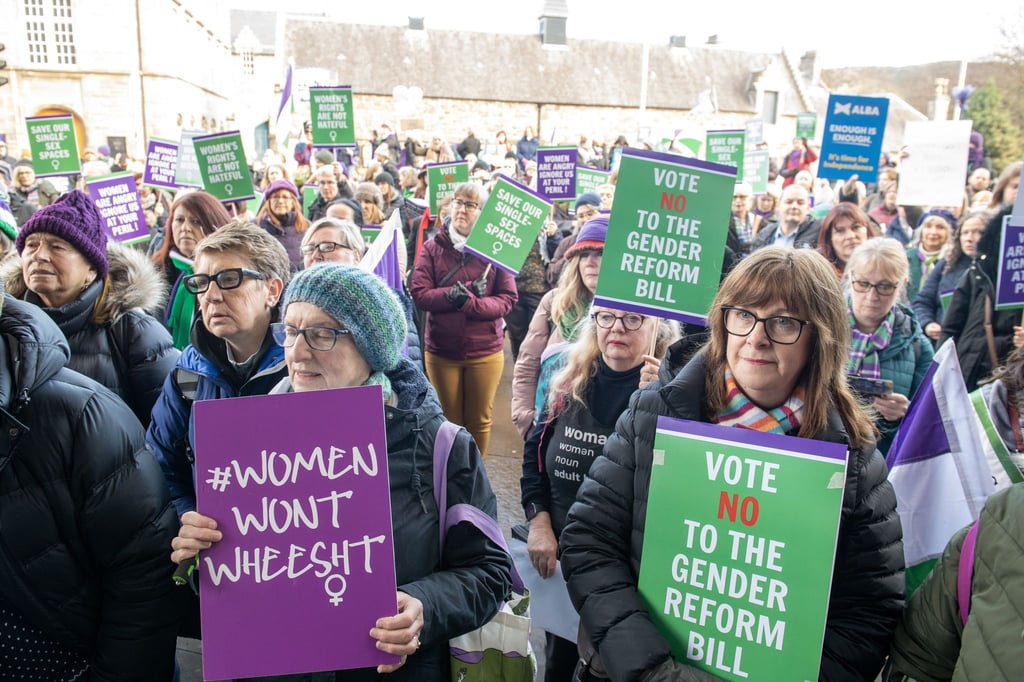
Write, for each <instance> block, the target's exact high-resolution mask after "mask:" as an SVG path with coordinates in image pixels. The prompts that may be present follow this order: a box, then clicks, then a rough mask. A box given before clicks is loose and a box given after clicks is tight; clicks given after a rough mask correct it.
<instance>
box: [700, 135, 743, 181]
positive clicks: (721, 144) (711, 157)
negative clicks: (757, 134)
mask: <svg viewBox="0 0 1024 682" xmlns="http://www.w3.org/2000/svg"><path fill="white" fill-rule="evenodd" d="M746 136H747V134H746V131H743V130H709V131H708V144H707V153H706V154H705V158H706V159H707V160H708V161H710V162H711V163H720V164H722V165H723V166H732V167H733V168H735V169H736V177H738V178H742V177H743V150H744V147H745V140H746Z"/></svg>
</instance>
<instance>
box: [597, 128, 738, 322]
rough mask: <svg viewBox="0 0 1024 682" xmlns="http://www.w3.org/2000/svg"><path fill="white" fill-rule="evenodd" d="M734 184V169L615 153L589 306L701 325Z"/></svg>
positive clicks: (713, 289) (714, 286) (718, 266)
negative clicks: (610, 204)
mask: <svg viewBox="0 0 1024 682" xmlns="http://www.w3.org/2000/svg"><path fill="white" fill-rule="evenodd" d="M735 184H736V169H735V168H730V167H728V166H720V165H717V164H712V163H707V162H705V161H698V160H696V159H685V158H682V157H679V156H675V155H672V154H664V153H660V152H649V151H643V150H639V149H633V148H627V149H625V150H623V152H622V160H621V162H620V164H619V177H618V182H617V183H616V185H615V203H614V205H613V207H612V214H611V216H610V218H609V220H608V237H607V240H606V241H605V246H604V257H603V258H602V259H601V273H600V275H599V276H598V279H597V291H596V292H595V295H594V301H595V303H598V304H599V305H606V306H609V307H611V308H617V309H620V310H632V311H634V312H638V313H641V314H645V315H659V316H662V317H669V318H673V319H676V320H683V321H686V322H693V323H695V324H701V325H703V324H704V321H705V317H706V315H707V312H708V306H710V305H711V301H712V300H713V299H714V297H715V293H717V291H718V283H719V279H720V278H721V274H722V256H723V254H724V253H725V237H726V233H727V231H728V226H729V214H730V212H731V207H732V194H733V187H734V185H735Z"/></svg>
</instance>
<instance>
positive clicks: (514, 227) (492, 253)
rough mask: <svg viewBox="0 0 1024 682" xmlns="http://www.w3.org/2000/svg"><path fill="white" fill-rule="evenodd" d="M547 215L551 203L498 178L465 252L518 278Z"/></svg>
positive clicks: (525, 189) (504, 178) (521, 186)
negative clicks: (473, 254)
mask: <svg viewBox="0 0 1024 682" xmlns="http://www.w3.org/2000/svg"><path fill="white" fill-rule="evenodd" d="M550 213H551V202H550V201H548V200H547V199H545V198H544V197H542V196H540V195H539V194H537V193H536V192H534V191H533V190H531V189H530V188H529V187H524V186H523V185H520V184H519V183H518V182H515V181H513V180H509V179H508V178H506V177H505V176H504V175H500V176H498V181H497V184H495V185H494V190H492V191H491V195H490V196H489V197H487V203H486V204H484V206H483V208H482V209H480V216H479V217H478V218H477V220H476V224H475V225H474V226H473V230H472V232H470V233H469V239H467V240H466V249H465V250H466V251H468V252H471V253H475V254H476V255H477V256H479V257H480V258H483V259H484V260H486V261H488V262H490V263H493V264H494V265H495V266H496V267H498V268H501V269H502V270H505V271H507V272H510V273H512V274H513V275H518V274H519V268H521V267H523V263H525V262H526V257H527V256H528V255H529V254H530V248H531V247H532V246H533V242H534V241H535V240H536V239H537V235H539V234H540V230H541V228H542V227H544V221H545V220H547V217H548V215H550Z"/></svg>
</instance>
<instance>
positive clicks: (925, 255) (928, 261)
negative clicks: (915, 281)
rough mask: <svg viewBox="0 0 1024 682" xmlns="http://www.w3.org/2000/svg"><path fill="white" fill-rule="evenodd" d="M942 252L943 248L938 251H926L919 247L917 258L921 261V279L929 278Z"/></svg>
mask: <svg viewBox="0 0 1024 682" xmlns="http://www.w3.org/2000/svg"><path fill="white" fill-rule="evenodd" d="M941 253H942V249H939V250H938V251H925V250H924V249H922V248H921V247H917V258H918V260H920V261H921V281H922V282H923V281H925V280H926V279H928V275H930V274H931V273H932V268H933V267H935V263H936V262H937V261H938V260H939V255H940V254H941Z"/></svg>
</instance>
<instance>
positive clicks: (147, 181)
mask: <svg viewBox="0 0 1024 682" xmlns="http://www.w3.org/2000/svg"><path fill="white" fill-rule="evenodd" d="M177 165H178V143H177V142H171V141H170V140H156V139H153V140H150V141H149V146H148V148H147V149H146V170H145V172H144V173H143V175H142V184H143V185H149V186H150V187H163V188H164V189H177V188H178V185H176V184H175V182H174V169H175V168H176V167H177Z"/></svg>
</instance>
